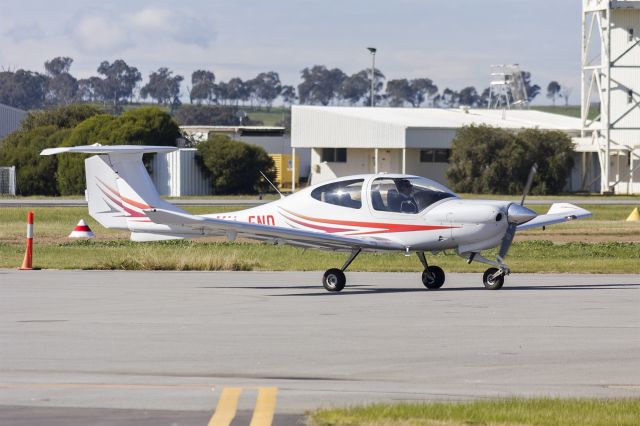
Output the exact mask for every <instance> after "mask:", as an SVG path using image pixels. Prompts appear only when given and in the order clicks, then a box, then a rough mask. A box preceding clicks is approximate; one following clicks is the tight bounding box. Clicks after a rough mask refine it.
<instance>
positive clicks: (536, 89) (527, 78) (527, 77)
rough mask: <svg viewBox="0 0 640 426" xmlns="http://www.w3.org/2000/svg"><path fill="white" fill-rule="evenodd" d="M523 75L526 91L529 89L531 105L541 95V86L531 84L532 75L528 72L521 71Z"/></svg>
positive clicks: (528, 96) (528, 98)
mask: <svg viewBox="0 0 640 426" xmlns="http://www.w3.org/2000/svg"><path fill="white" fill-rule="evenodd" d="M520 73H521V74H522V82H523V83H524V87H525V89H527V100H528V101H529V103H531V101H532V100H533V99H534V98H535V97H536V96H538V95H539V94H540V86H538V85H537V84H531V73H530V72H528V71H520Z"/></svg>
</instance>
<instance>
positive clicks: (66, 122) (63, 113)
mask: <svg viewBox="0 0 640 426" xmlns="http://www.w3.org/2000/svg"><path fill="white" fill-rule="evenodd" d="M99 114H104V111H103V110H101V109H100V108H98V107H95V106H93V105H82V104H72V105H67V106H62V107H59V108H53V109H48V110H43V111H32V112H30V113H29V114H27V116H26V117H25V118H24V120H22V123H20V130H21V131H29V130H34V129H36V128H38V127H44V126H55V127H56V128H61V129H73V128H74V127H76V126H77V125H78V124H80V123H82V122H83V121H84V120H86V119H87V118H90V117H93V116H94V115H99Z"/></svg>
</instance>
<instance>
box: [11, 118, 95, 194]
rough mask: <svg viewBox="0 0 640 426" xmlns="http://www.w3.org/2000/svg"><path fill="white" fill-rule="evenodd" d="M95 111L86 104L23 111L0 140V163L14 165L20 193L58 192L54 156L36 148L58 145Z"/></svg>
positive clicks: (56, 160)
mask: <svg viewBox="0 0 640 426" xmlns="http://www.w3.org/2000/svg"><path fill="white" fill-rule="evenodd" d="M99 112H100V110H99V109H97V108H95V107H93V106H89V105H70V106H65V107H61V108H54V109H50V110H43V111H37V112H31V113H29V114H28V115H27V117H26V118H25V119H24V120H23V121H22V123H21V125H20V128H19V129H18V130H17V131H15V132H13V133H11V134H10V135H9V136H7V137H6V138H5V139H4V141H3V143H2V144H0V165H14V166H16V172H17V173H16V175H17V186H18V191H19V193H20V194H22V195H58V187H57V182H56V181H55V179H54V175H55V172H56V169H57V167H58V166H57V164H58V157H56V156H47V157H43V156H41V155H40V151H42V150H43V149H45V148H54V147H57V146H60V145H61V144H62V143H63V141H64V139H65V138H66V137H67V136H68V135H69V133H70V132H71V129H72V128H73V127H75V126H76V125H77V124H78V123H80V122H82V121H83V120H85V119H86V118H88V117H91V116H93V115H96V114H98V113H99Z"/></svg>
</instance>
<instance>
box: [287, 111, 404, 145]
mask: <svg viewBox="0 0 640 426" xmlns="http://www.w3.org/2000/svg"><path fill="white" fill-rule="evenodd" d="M291 118H292V123H291V145H292V146H295V147H296V148H320V147H322V148H343V147H361V148H402V147H404V146H405V126H401V125H395V124H391V123H383V122H379V121H374V120H365V119H361V118H357V117H350V116H346V115H344V114H337V113H334V112H332V111H329V110H328V109H327V110H322V109H320V108H305V107H296V106H295V105H294V106H293V111H292V114H291Z"/></svg>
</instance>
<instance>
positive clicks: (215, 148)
mask: <svg viewBox="0 0 640 426" xmlns="http://www.w3.org/2000/svg"><path fill="white" fill-rule="evenodd" d="M197 148H198V154H199V155H198V158H199V161H200V164H201V165H202V167H203V169H205V170H208V171H209V173H210V174H211V177H212V181H213V186H214V189H215V192H216V193H219V194H251V193H256V192H258V190H259V186H260V184H261V180H262V176H261V175H260V172H263V173H264V174H265V175H266V176H267V177H268V178H269V179H270V180H271V181H274V180H275V165H274V163H273V160H272V159H271V157H269V155H268V154H267V152H266V151H265V150H264V149H263V148H261V147H259V146H256V145H249V144H246V143H244V142H240V141H235V140H232V139H231V138H229V137H228V136H225V135H215V136H213V137H212V138H209V140H207V141H205V142H201V143H199V144H198V146H197Z"/></svg>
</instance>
